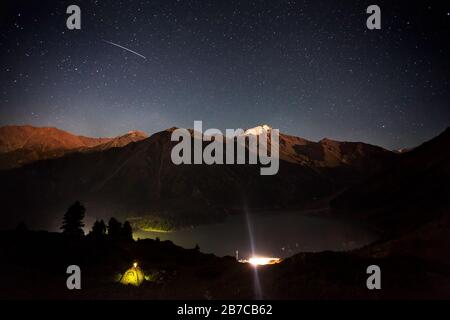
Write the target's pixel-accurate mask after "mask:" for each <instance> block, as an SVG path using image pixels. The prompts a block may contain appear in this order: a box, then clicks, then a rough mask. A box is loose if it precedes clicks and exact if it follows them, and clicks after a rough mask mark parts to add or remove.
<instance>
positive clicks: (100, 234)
mask: <svg viewBox="0 0 450 320" xmlns="http://www.w3.org/2000/svg"><path fill="white" fill-rule="evenodd" d="M89 234H90V235H91V236H92V237H93V238H95V239H102V238H104V237H105V235H106V225H105V222H104V221H103V220H100V221H98V220H96V221H95V222H94V225H93V226H92V231H91V232H90V233H89Z"/></svg>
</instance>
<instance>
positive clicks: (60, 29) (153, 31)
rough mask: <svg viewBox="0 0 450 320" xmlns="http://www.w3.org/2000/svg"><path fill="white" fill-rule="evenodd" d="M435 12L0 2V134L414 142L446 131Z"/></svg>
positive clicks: (442, 50) (447, 30)
mask: <svg viewBox="0 0 450 320" xmlns="http://www.w3.org/2000/svg"><path fill="white" fill-rule="evenodd" d="M445 2H446V1H420V2H417V3H415V2H414V1H378V0H377V1H356V0H355V1H351V0H346V1H335V0H333V1H331V0H329V1H319V0H314V1H293V0H277V1H274V0H270V1H263V0H260V1H251V0H248V1H244V0H241V1H236V0H226V1H225V0H186V1H185V0H178V1H172V0H150V1H131V0H130V1H76V0H71V1H45V0H44V1H10V0H6V1H2V4H1V6H2V8H1V10H0V27H1V31H2V32H1V34H0V61H1V64H0V72H1V73H0V74H1V77H0V125H8V124H32V125H36V126H55V127H58V128H61V129H64V130H68V131H70V132H73V133H76V134H83V135H88V136H115V135H119V134H123V133H125V132H127V131H129V130H143V131H145V132H147V133H149V134H152V133H154V132H157V131H160V130H163V129H166V128H169V127H172V126H178V127H188V128H190V127H192V126H193V121H194V120H203V122H204V127H206V128H213V127H214V128H219V129H225V128H250V127H254V126H256V125H259V124H269V125H271V126H272V127H274V128H279V129H280V131H281V132H284V133H287V134H292V135H297V136H301V137H304V138H307V139H311V140H320V139H321V138H323V137H329V138H333V139H337V140H349V141H364V142H368V143H373V144H376V145H381V146H383V147H386V148H389V149H394V148H395V149H397V148H403V147H412V146H416V145H418V144H420V143H422V142H423V141H425V140H427V139H430V138H432V137H434V136H436V135H437V134H439V133H440V132H441V131H443V130H444V129H445V128H446V127H448V126H449V125H450V105H449V101H450V90H449V89H450V86H449V81H450V79H449V78H450V59H449V58H450V44H449V43H450V41H449V39H450V37H449V35H450V5H449V4H446V3H445ZM71 4H77V5H79V6H80V8H81V30H68V29H67V27H66V19H67V17H68V14H66V8H67V7H68V6H69V5H71ZM371 4H377V5H379V6H380V8H381V18H382V22H381V27H382V28H381V30H374V31H371V30H368V29H367V27H366V19H367V17H368V16H369V15H368V14H367V13H366V8H367V7H368V6H369V5H371ZM108 42H112V43H115V44H118V45H120V46H123V47H126V48H129V49H130V50H133V51H135V52H137V53H139V54H140V55H143V56H145V57H146V58H145V59H144V58H142V57H140V56H139V55H136V54H133V53H132V52H130V51H127V50H124V49H121V48H119V47H118V46H115V45H112V44H111V43H108Z"/></svg>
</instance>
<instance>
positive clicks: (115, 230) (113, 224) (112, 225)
mask: <svg viewBox="0 0 450 320" xmlns="http://www.w3.org/2000/svg"><path fill="white" fill-rule="evenodd" d="M121 235H122V224H121V223H120V222H119V221H117V219H116V218H111V219H109V222H108V236H109V237H110V238H111V239H116V240H117V239H120V238H121Z"/></svg>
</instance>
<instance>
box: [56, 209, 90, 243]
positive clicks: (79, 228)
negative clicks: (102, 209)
mask: <svg viewBox="0 0 450 320" xmlns="http://www.w3.org/2000/svg"><path fill="white" fill-rule="evenodd" d="M85 212H86V208H85V207H84V206H83V205H82V204H81V203H80V202H79V201H76V202H75V203H74V204H72V205H71V206H70V207H69V209H67V211H66V213H65V214H64V218H63V224H62V226H61V229H62V230H63V233H64V234H67V235H70V236H78V237H81V236H83V235H84V231H83V227H84V223H83V219H84V214H85Z"/></svg>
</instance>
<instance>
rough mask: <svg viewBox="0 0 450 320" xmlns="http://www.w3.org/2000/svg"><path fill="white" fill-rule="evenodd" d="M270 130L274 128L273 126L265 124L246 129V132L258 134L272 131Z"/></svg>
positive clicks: (247, 133) (246, 133)
mask: <svg viewBox="0 0 450 320" xmlns="http://www.w3.org/2000/svg"><path fill="white" fill-rule="evenodd" d="M270 130H272V128H271V127H270V126H268V125H267V124H263V125H262V126H257V127H254V128H251V129H247V130H245V132H244V134H245V135H255V136H258V135H260V134H263V133H268V132H270Z"/></svg>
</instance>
